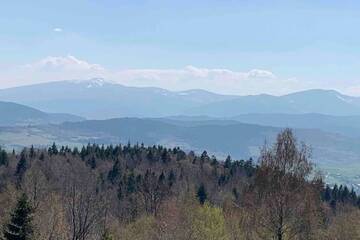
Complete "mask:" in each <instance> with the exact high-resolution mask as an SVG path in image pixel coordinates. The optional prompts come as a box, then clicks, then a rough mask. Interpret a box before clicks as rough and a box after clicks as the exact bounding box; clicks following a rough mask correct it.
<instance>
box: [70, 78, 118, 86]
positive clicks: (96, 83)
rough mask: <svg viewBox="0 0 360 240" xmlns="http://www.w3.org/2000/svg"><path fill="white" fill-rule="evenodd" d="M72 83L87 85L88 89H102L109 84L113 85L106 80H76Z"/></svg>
mask: <svg viewBox="0 0 360 240" xmlns="http://www.w3.org/2000/svg"><path fill="white" fill-rule="evenodd" d="M71 82H73V83H76V84H85V85H86V87H87V88H92V87H102V86H104V85H105V84H107V83H109V84H113V82H111V81H108V80H105V79H104V78H91V79H87V80H74V81H71Z"/></svg>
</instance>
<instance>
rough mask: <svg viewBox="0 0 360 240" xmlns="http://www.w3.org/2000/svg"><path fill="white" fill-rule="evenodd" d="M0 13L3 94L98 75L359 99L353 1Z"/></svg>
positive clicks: (19, 8)
mask: <svg viewBox="0 0 360 240" xmlns="http://www.w3.org/2000/svg"><path fill="white" fill-rule="evenodd" d="M69 6H71V7H69ZM2 7H3V9H4V10H6V11H3V13H2V14H1V16H0V24H2V26H3V27H2V31H1V33H0V52H1V53H2V54H1V55H0V82H1V87H2V88H8V87H15V86H20V85H30V84H35V83H41V82H47V81H53V80H54V81H55V80H67V79H88V78H93V77H103V78H105V79H109V80H112V81H116V82H118V83H121V84H124V85H129V86H150V87H160V88H164V89H169V90H176V91H178V90H185V89H198V88H200V89H204V90H207V91H211V92H217V93H222V94H235V95H250V94H251V95H253V94H260V93H267V94H273V95H283V94H287V93H290V92H296V91H301V90H305V89H334V90H337V91H340V92H342V93H344V94H348V95H352V96H360V79H359V75H360V70H359V69H360V68H359V61H358V54H359V50H358V49H359V48H357V47H356V46H357V44H358V42H359V40H360V34H359V33H358V32H357V31H354V29H353V27H352V26H356V25H358V24H357V23H360V22H359V18H358V17H357V16H358V12H357V9H359V7H360V6H359V3H358V2H356V1H345V2H341V3H337V2H331V3H329V2H326V3H325V2H323V1H319V2H317V3H314V2H313V1H301V2H299V1H274V2H272V3H269V2H267V1H251V2H248V1H240V2H237V1H235V2H233V1H227V2H226V4H224V3H222V2H221V3H220V2H217V1H197V2H196V3H194V2H189V1H181V2H175V3H165V2H162V1H142V2H141V3H135V2H131V1H120V2H117V1H109V2H106V3H101V4H100V3H98V2H95V1H91V2H88V1H77V2H76V3H74V2H72V1H71V2H69V1H62V2H59V3H56V4H55V3H49V2H47V1H36V2H31V3H28V2H26V3H24V2H22V3H17V1H12V2H7V3H3V6H2ZM82 12H86V13H88V14H87V15H83V14H81V13H82ZM14 13H16V14H14ZM19 16H21V17H19ZM103 16H107V17H106V18H104V17H103ZM44 19H46V21H44ZM269 19H271V21H269ZM24 53H26V54H24Z"/></svg>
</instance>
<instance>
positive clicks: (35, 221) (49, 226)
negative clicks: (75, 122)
mask: <svg viewBox="0 0 360 240" xmlns="http://www.w3.org/2000/svg"><path fill="white" fill-rule="evenodd" d="M309 152H310V151H309V149H308V147H307V146H305V145H300V144H298V143H297V142H296V139H295V138H294V136H293V133H292V131H291V130H289V129H286V130H284V131H283V132H281V133H280V134H279V135H278V137H277V141H276V143H275V144H274V145H273V146H264V147H263V149H262V152H261V156H260V158H259V161H254V160H252V159H248V160H234V159H231V157H230V156H229V157H228V158H227V159H226V161H224V162H221V161H218V160H217V159H216V158H215V157H214V156H209V155H208V154H207V152H203V153H202V154H201V155H196V154H195V153H194V152H184V151H183V150H181V149H180V148H165V147H162V146H158V145H156V146H144V145H142V144H135V145H130V144H128V145H116V146H112V145H109V146H102V145H87V146H84V147H82V148H79V149H78V148H68V147H66V146H56V144H53V146H52V147H50V148H49V149H36V148H33V147H31V148H25V149H23V150H22V151H21V152H19V153H16V152H10V153H7V152H5V151H4V150H1V151H0V224H1V226H2V234H3V237H4V239H31V237H32V238H33V239H59V240H60V239H76V240H85V239H103V240H105V239H107V240H109V239H129V240H130V239H144V240H145V239H151V240H152V239H154V240H155V239H179V240H180V239H184V240H185V239H194V240H197V239H204V240H205V239H206V240H208V239H213V240H218V239H228V240H235V239H236V240H237V239H249V240H253V239H255V240H256V239H278V240H281V239H299V240H300V239H320V240H321V239H324V240H325V239H326V240H328V239H330V240H331V239H333V240H335V239H359V238H360V228H359V227H358V226H359V224H360V220H359V219H360V218H359V217H360V211H359V204H360V198H359V197H358V196H357V195H356V193H355V192H354V191H353V190H352V189H349V188H347V187H346V186H335V187H333V188H330V187H329V186H325V184H324V183H323V181H322V177H321V174H318V173H316V172H314V171H313V166H312V163H311V161H310V158H309V157H310V154H309Z"/></svg>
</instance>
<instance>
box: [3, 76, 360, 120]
mask: <svg viewBox="0 0 360 240" xmlns="http://www.w3.org/2000/svg"><path fill="white" fill-rule="evenodd" d="M0 100H2V101H11V102H17V103H20V104H24V105H28V106H31V107H34V108H37V109H40V110H42V111H45V112H65V113H70V114H75V115H80V116H83V117H86V118H88V119H108V118H116V117H165V116H173V115H190V116H197V115H204V116H210V117H220V118H222V117H233V116H237V115H241V114H253V113H261V114H265V113H266V114H268V113H270V114H274V113H283V114H307V113H319V114H326V115H335V116H346V115H360V98H359V97H351V96H346V95H344V94H341V93H339V92H336V91H333V90H319V89H314V90H308V91H302V92H297V93H292V94H288V95H284V96H272V95H267V94H260V95H249V96H234V95H221V94H216V93H211V92H208V91H205V90H199V89H196V90H187V91H179V92H174V91H169V90H165V89H161V88H154V87H129V86H124V85H120V84H117V83H113V82H108V81H106V80H104V79H99V78H96V79H90V80H72V81H59V82H49V83H42V84H36V85H29V86H22V87H16V88H9V89H2V90H0Z"/></svg>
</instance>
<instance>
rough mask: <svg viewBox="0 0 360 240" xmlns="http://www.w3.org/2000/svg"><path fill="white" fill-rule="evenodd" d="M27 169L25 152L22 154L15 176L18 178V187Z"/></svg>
mask: <svg viewBox="0 0 360 240" xmlns="http://www.w3.org/2000/svg"><path fill="white" fill-rule="evenodd" d="M26 169H27V160H26V156H25V151H22V152H21V155H20V160H19V162H18V164H17V165H16V172H15V175H16V177H17V185H18V186H20V184H21V182H22V179H23V177H24V174H25V171H26Z"/></svg>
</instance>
